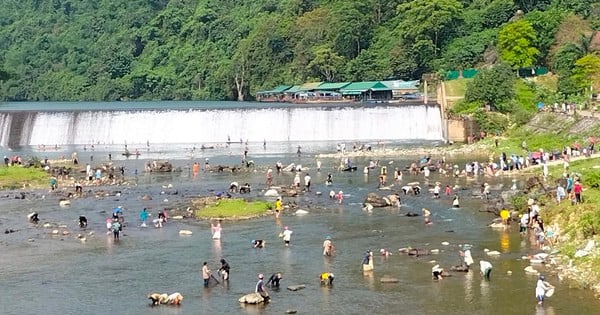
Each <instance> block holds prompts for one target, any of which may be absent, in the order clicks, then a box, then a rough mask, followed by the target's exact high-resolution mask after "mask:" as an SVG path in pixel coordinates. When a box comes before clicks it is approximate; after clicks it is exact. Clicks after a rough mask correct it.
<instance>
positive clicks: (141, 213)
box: [140, 208, 148, 226]
mask: <svg viewBox="0 0 600 315" xmlns="http://www.w3.org/2000/svg"><path fill="white" fill-rule="evenodd" d="M147 218H148V212H146V208H144V209H142V211H141V212H140V220H141V221H142V226H146V219H147Z"/></svg>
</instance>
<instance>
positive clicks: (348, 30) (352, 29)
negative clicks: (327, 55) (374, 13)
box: [328, 1, 371, 59]
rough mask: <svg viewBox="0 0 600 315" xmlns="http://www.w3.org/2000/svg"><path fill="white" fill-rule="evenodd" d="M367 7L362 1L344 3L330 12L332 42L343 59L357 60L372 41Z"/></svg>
mask: <svg viewBox="0 0 600 315" xmlns="http://www.w3.org/2000/svg"><path fill="white" fill-rule="evenodd" d="M369 9H370V8H369V7H367V6H366V5H365V4H364V3H362V2H361V1H343V2H341V3H339V4H337V5H336V6H335V7H334V8H333V9H332V10H331V11H330V12H329V21H330V22H329V23H328V25H329V28H330V30H333V31H331V32H329V35H330V37H331V38H330V41H332V42H333V48H334V50H335V51H336V52H337V53H338V54H339V55H340V56H343V57H346V58H349V59H350V58H355V57H356V56H358V54H360V51H361V50H362V49H364V48H368V43H369V41H370V39H371V34H370V30H371V25H370V24H371V20H370V19H369V16H368V15H367V13H368V10H369Z"/></svg>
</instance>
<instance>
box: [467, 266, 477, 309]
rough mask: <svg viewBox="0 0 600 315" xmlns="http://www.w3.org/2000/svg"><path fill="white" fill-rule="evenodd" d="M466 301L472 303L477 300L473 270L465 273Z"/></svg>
mask: <svg viewBox="0 0 600 315" xmlns="http://www.w3.org/2000/svg"><path fill="white" fill-rule="evenodd" d="M465 301H467V302H469V303H472V302H473V301H475V295H474V293H473V271H469V272H466V273H465Z"/></svg>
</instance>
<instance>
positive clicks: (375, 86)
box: [340, 81, 392, 101]
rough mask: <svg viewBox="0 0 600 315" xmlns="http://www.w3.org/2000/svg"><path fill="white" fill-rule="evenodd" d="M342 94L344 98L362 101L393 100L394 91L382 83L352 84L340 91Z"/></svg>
mask: <svg viewBox="0 0 600 315" xmlns="http://www.w3.org/2000/svg"><path fill="white" fill-rule="evenodd" d="M340 93H342V95H343V96H344V97H349V98H354V99H358V100H362V101H367V100H389V99H391V98H392V90H391V89H390V88H389V87H387V86H386V85H385V84H383V83H381V82H380V81H365V82H352V83H350V84H348V85H346V86H345V87H343V88H342V89H340Z"/></svg>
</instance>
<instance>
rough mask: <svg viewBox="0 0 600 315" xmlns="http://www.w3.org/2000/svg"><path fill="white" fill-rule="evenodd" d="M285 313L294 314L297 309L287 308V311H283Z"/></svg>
mask: <svg viewBox="0 0 600 315" xmlns="http://www.w3.org/2000/svg"><path fill="white" fill-rule="evenodd" d="M285 313H286V314H296V313H298V311H297V310H287V311H285Z"/></svg>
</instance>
